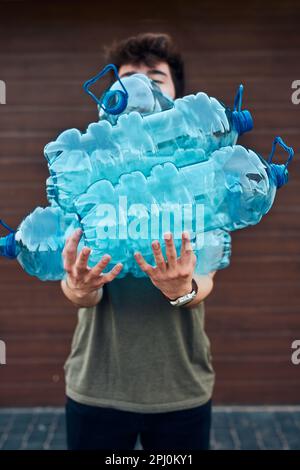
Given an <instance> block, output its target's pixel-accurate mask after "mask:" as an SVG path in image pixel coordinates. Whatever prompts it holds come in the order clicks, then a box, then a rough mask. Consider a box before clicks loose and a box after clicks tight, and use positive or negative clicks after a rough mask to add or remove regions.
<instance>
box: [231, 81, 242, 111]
mask: <svg viewBox="0 0 300 470" xmlns="http://www.w3.org/2000/svg"><path fill="white" fill-rule="evenodd" d="M243 92H244V85H243V84H242V83H241V84H240V86H239V87H238V90H237V92H236V95H235V98H234V104H233V110H234V111H241V108H242V100H243Z"/></svg>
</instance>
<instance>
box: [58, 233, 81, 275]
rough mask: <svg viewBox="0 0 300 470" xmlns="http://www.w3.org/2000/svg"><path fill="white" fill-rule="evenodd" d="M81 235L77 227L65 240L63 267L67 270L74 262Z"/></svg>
mask: <svg viewBox="0 0 300 470" xmlns="http://www.w3.org/2000/svg"><path fill="white" fill-rule="evenodd" d="M81 235H82V231H81V229H77V230H75V232H74V233H73V234H72V235H71V236H70V237H69V238H68V239H67V241H66V244H65V247H64V249H63V258H64V269H65V270H66V271H67V272H70V271H71V270H72V268H73V266H74V264H75V262H76V258H77V248H78V244H79V240H80V238H81Z"/></svg>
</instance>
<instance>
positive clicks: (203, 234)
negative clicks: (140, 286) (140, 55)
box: [0, 64, 293, 280]
mask: <svg viewBox="0 0 300 470" xmlns="http://www.w3.org/2000/svg"><path fill="white" fill-rule="evenodd" d="M111 68H113V70H114V71H115V73H116V76H117V79H118V80H117V81H116V82H115V83H114V84H113V86H112V87H110V89H109V90H107V91H106V92H104V93H103V95H102V97H101V98H100V99H98V98H97V97H96V96H95V95H94V94H93V92H92V91H91V90H90V86H91V85H92V84H93V83H95V81H97V80H98V79H99V78H100V77H101V76H103V75H104V74H105V73H106V72H107V71H108V70H109V69H111ZM84 89H85V91H87V93H89V94H90V95H91V96H92V97H93V99H94V100H95V101H96V103H97V105H98V108H99V114H100V119H99V121H98V122H94V123H91V124H89V126H88V127H87V130H86V132H84V133H82V132H80V131H79V130H77V129H69V130H66V131H64V132H63V133H61V134H60V135H59V136H58V137H57V139H56V140H55V141H54V142H51V143H49V144H48V145H46V147H45V157H46V159H47V162H48V167H49V173H50V176H49V178H48V180H47V197H48V200H49V203H50V207H47V208H45V209H42V208H37V209H36V210H35V211H34V212H33V213H32V214H30V215H29V216H28V217H27V218H25V219H24V221H23V222H22V223H21V225H20V226H19V228H18V230H17V231H16V232H14V231H12V230H11V233H10V234H9V235H8V236H6V237H5V238H2V239H0V253H1V254H3V255H5V256H8V257H11V258H15V257H17V259H18V261H19V262H20V263H21V265H22V266H23V267H24V269H25V270H26V271H27V272H28V273H29V274H31V275H35V276H37V277H39V278H40V279H42V280H56V279H61V278H63V277H64V274H65V273H64V270H63V262H62V250H63V247H64V244H65V240H66V238H67V236H69V235H70V234H71V233H72V232H73V231H74V230H75V229H76V228H79V227H80V228H81V229H82V231H83V237H82V240H81V243H80V246H79V248H81V247H82V246H83V245H87V246H89V247H90V248H91V249H92V252H91V255H90V258H89V263H90V266H93V265H95V264H96V263H97V262H98V261H99V260H100V258H101V256H102V255H103V254H104V253H109V254H110V255H111V256H112V260H111V263H110V264H109V265H108V266H107V268H106V270H109V269H111V267H112V265H114V264H115V263H116V262H122V263H123V270H122V271H121V273H120V274H119V277H121V276H124V275H126V274H127V273H132V274H133V275H134V276H142V275H143V272H142V271H141V270H140V268H139V267H138V266H137V264H136V262H135V260H134V257H133V253H134V252H135V251H137V250H138V251H140V252H141V253H142V254H143V256H144V257H145V259H146V260H147V261H148V262H150V263H151V264H154V257H153V253H152V248H151V242H152V240H154V239H158V240H159V241H160V242H161V244H162V248H163V252H164V253H165V251H164V250H165V248H164V243H163V233H164V232H165V231H171V232H172V233H173V236H174V242H175V247H176V250H177V253H179V250H180V246H181V233H182V231H183V230H188V231H189V232H190V234H191V235H192V246H193V249H194V251H195V254H196V256H197V264H196V272H198V273H203V274H204V273H208V272H210V271H215V270H218V269H222V268H224V267H226V266H228V264H229V262H230V254H231V237H230V234H229V232H230V231H233V230H236V229H240V228H244V227H246V226H248V225H253V224H256V223H258V222H259V221H260V219H261V218H262V216H263V215H264V214H266V213H267V212H268V211H269V209H270V208H271V206H272V204H273V201H274V197H275V194H276V190H277V188H279V187H281V186H282V185H283V184H285V183H286V182H287V179H288V171H287V166H288V164H289V162H290V160H291V158H292V156H293V150H292V149H291V148H290V147H287V146H286V145H285V143H284V142H283V141H282V139H281V138H279V137H276V139H275V140H274V143H273V148H272V151H271V154H270V157H269V159H268V161H266V160H265V159H264V158H263V157H261V156H260V155H259V154H258V153H256V152H254V151H252V150H247V149H245V148H244V147H242V146H240V145H236V142H237V138H238V136H239V135H241V134H242V133H244V132H246V131H249V130H251V129H252V127H253V122H252V117H251V115H250V113H249V111H247V110H242V109H241V104H242V92H243V88H242V86H240V87H239V90H238V93H237V95H236V98H235V101H234V107H233V110H231V109H229V108H228V107H226V106H224V105H223V103H221V102H220V101H218V100H217V99H216V98H212V97H208V96H207V95H206V94H205V93H203V92H200V93H197V94H196V95H188V96H185V97H184V98H179V99H176V100H175V101H173V100H171V99H170V98H169V97H168V96H166V95H164V94H163V93H162V92H161V90H160V89H159V87H158V86H157V85H156V84H155V83H154V82H153V81H151V80H150V79H148V77H146V76H145V75H143V74H134V75H132V76H130V77H126V78H124V79H122V80H121V79H120V78H119V76H118V74H117V71H116V69H115V67H114V66H113V65H112V64H110V65H109V66H107V67H106V68H105V69H104V70H103V71H101V72H100V74H98V75H97V76H96V77H94V78H93V79H91V80H89V81H87V82H86V83H85V84H84ZM277 143H279V144H280V145H281V146H282V147H283V148H284V149H285V150H286V151H287V152H288V154H289V157H288V159H287V161H286V163H285V164H284V165H283V164H282V165H278V164H275V163H273V162H272V158H273V155H274V151H275V147H276V144H277ZM4 225H5V226H6V227H7V228H8V229H9V227H8V226H7V225H6V224H4Z"/></svg>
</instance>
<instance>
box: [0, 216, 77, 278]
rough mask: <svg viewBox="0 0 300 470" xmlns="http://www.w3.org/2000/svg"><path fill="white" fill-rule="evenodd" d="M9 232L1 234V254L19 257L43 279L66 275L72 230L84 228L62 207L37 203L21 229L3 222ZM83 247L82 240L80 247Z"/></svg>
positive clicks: (21, 262)
mask: <svg viewBox="0 0 300 470" xmlns="http://www.w3.org/2000/svg"><path fill="white" fill-rule="evenodd" d="M2 225H4V226H5V227H6V228H7V229H8V230H9V231H10V233H9V235H7V236H6V237H2V238H0V255H2V256H5V257H7V258H11V259H14V258H16V259H17V260H18V261H19V263H20V264H21V266H22V267H23V269H24V270H25V271H26V272H27V273H28V274H30V275H32V276H36V277H38V278H39V279H41V280H42V281H55V280H59V279H63V277H64V276H65V271H64V268H63V259H62V251H63V248H64V245H65V241H66V239H67V237H68V236H69V235H71V233H73V232H74V231H75V230H76V229H77V228H80V224H79V222H78V219H77V216H76V215H75V214H64V213H63V212H62V210H61V209H60V208H59V207H46V208H42V207H37V208H36V209H35V210H34V211H33V212H32V213H31V214H29V215H28V216H27V217H26V218H25V219H24V220H23V222H22V223H21V224H20V226H19V228H18V229H17V231H16V232H15V231H13V230H12V229H11V228H10V227H8V226H7V225H6V224H4V223H3V222H2ZM82 247H83V241H80V244H79V249H81V248H82Z"/></svg>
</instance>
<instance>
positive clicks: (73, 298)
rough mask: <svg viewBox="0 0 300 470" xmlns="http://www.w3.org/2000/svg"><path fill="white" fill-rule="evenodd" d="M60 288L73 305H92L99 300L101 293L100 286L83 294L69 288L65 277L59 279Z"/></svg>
mask: <svg viewBox="0 0 300 470" xmlns="http://www.w3.org/2000/svg"><path fill="white" fill-rule="evenodd" d="M61 288H62V291H63V293H64V295H65V296H66V297H67V299H68V300H69V301H70V302H72V304H73V305H74V306H75V307H94V306H95V305H97V304H98V303H99V302H100V301H101V299H102V295H103V289H102V288H101V289H97V290H94V291H92V292H90V293H88V294H84V295H83V294H81V293H80V292H79V291H76V290H75V289H71V288H70V287H69V286H68V284H67V283H66V281H65V279H63V280H62V281H61Z"/></svg>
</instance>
